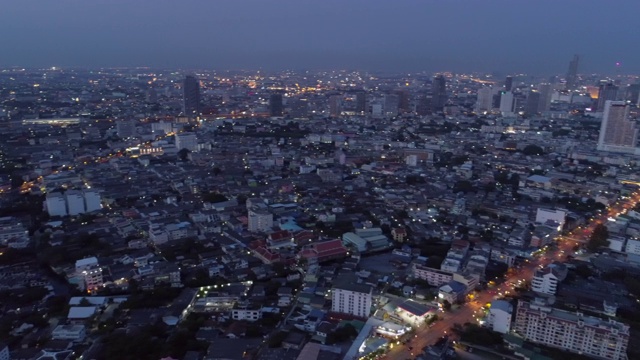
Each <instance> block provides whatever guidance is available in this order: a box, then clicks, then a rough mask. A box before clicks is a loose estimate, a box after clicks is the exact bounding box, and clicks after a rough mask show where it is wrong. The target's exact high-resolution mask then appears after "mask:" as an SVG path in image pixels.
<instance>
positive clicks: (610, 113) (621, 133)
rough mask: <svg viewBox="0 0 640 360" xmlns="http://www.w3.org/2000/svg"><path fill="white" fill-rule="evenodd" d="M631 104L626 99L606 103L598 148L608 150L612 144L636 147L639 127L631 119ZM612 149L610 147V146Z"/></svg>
mask: <svg viewBox="0 0 640 360" xmlns="http://www.w3.org/2000/svg"><path fill="white" fill-rule="evenodd" d="M629 110H630V106H629V105H627V104H626V102H624V101H611V100H608V101H606V102H605V104H604V113H603V114H602V124H601V125H600V135H599V136H598V150H605V151H606V150H608V147H610V146H616V147H626V148H634V147H635V146H636V143H637V141H638V129H637V128H636V126H635V122H634V121H630V120H629ZM609 149H610V148H609Z"/></svg>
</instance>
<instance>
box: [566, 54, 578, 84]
mask: <svg viewBox="0 0 640 360" xmlns="http://www.w3.org/2000/svg"><path fill="white" fill-rule="evenodd" d="M579 62H580V56H578V55H574V56H573V59H571V61H570V62H569V70H567V77H566V79H565V80H566V83H565V89H567V90H573V89H575V88H576V83H577V81H578V63H579Z"/></svg>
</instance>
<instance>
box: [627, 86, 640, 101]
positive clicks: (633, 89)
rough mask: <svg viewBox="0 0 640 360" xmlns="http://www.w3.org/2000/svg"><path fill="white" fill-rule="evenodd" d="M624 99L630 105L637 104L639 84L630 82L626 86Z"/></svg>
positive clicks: (639, 96) (639, 97) (639, 93)
mask: <svg viewBox="0 0 640 360" xmlns="http://www.w3.org/2000/svg"><path fill="white" fill-rule="evenodd" d="M625 100H626V101H628V102H629V103H630V104H631V105H637V104H638V101H639V100H640V84H631V85H629V86H627V92H626V94H625Z"/></svg>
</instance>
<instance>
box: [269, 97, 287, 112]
mask: <svg viewBox="0 0 640 360" xmlns="http://www.w3.org/2000/svg"><path fill="white" fill-rule="evenodd" d="M283 114H284V105H283V104H282V94H281V93H278V92H276V93H273V94H271V95H270V96H269V115H271V116H274V117H278V116H282V115H283Z"/></svg>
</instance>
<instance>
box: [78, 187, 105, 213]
mask: <svg viewBox="0 0 640 360" xmlns="http://www.w3.org/2000/svg"><path fill="white" fill-rule="evenodd" d="M82 195H83V197H84V208H85V211H86V212H92V211H98V210H102V200H101V199H100V193H99V192H98V191H96V190H89V189H86V190H84V191H83V192H82Z"/></svg>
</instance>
